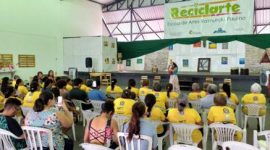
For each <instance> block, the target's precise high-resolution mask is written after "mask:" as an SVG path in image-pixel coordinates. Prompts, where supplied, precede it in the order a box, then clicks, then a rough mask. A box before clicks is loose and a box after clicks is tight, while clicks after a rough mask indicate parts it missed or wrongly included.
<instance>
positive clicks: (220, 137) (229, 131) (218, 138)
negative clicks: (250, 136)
mask: <svg viewBox="0 0 270 150" xmlns="http://www.w3.org/2000/svg"><path fill="white" fill-rule="evenodd" d="M209 127H210V128H211V130H212V144H213V145H212V149H213V150H216V149H217V146H218V145H219V146H221V145H222V144H223V142H227V141H235V134H236V133H237V132H242V133H243V138H242V141H243V142H246V130H245V129H244V130H242V129H241V128H240V127H238V126H236V125H233V124H222V123H212V124H211V125H210V126H209Z"/></svg>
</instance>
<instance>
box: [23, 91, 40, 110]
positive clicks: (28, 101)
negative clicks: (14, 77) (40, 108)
mask: <svg viewBox="0 0 270 150" xmlns="http://www.w3.org/2000/svg"><path fill="white" fill-rule="evenodd" d="M40 94H41V92H40V91H35V92H34V93H32V92H28V93H27V94H26V96H25V97H24V99H23V106H24V107H31V108H33V106H34V104H35V101H36V100H37V99H38V98H39V95H40Z"/></svg>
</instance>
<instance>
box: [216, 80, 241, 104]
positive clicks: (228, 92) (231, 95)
mask: <svg viewBox="0 0 270 150" xmlns="http://www.w3.org/2000/svg"><path fill="white" fill-rule="evenodd" d="M220 94H224V95H225V96H227V97H228V98H229V99H230V101H231V102H232V103H233V104H235V105H238V104H239V100H238V97H237V95H236V94H235V93H233V92H231V86H230V84H229V83H223V85H222V90H221V92H220Z"/></svg>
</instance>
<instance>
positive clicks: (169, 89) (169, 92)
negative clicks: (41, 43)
mask: <svg viewBox="0 0 270 150" xmlns="http://www.w3.org/2000/svg"><path fill="white" fill-rule="evenodd" d="M166 90H167V98H170V99H177V98H178V97H179V94H178V93H177V92H173V91H172V90H173V85H172V84H171V83H168V84H167V85H166Z"/></svg>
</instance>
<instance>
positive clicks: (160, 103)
mask: <svg viewBox="0 0 270 150" xmlns="http://www.w3.org/2000/svg"><path fill="white" fill-rule="evenodd" d="M150 93H151V94H153V95H155V97H156V100H157V102H156V104H155V107H158V108H160V109H161V110H162V112H163V113H164V114H165V113H166V109H167V108H168V102H167V95H166V92H161V85H160V84H159V83H156V84H155V85H154V91H153V92H150Z"/></svg>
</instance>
